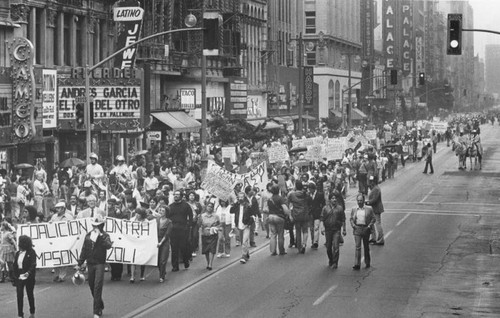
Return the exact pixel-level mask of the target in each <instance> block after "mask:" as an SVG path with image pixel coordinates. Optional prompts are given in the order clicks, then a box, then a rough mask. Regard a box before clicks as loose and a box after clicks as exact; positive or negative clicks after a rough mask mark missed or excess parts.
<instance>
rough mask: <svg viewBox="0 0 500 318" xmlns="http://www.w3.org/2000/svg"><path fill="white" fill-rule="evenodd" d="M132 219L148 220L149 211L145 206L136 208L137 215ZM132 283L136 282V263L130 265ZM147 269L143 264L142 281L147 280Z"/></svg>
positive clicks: (136, 220)
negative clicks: (145, 273)
mask: <svg viewBox="0 0 500 318" xmlns="http://www.w3.org/2000/svg"><path fill="white" fill-rule="evenodd" d="M130 221H132V222H147V221H148V212H147V211H146V209H145V208H143V207H139V208H137V209H135V216H133V217H132V218H131V219H130ZM130 267H131V269H130V283H131V284H133V283H135V268H136V267H137V266H136V265H133V264H132V265H131V266H130ZM145 271H146V265H141V281H145V280H146V277H145V276H144V272H145Z"/></svg>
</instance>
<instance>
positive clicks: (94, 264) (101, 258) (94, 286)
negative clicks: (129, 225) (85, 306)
mask: <svg viewBox="0 0 500 318" xmlns="http://www.w3.org/2000/svg"><path fill="white" fill-rule="evenodd" d="M91 224H92V231H90V232H89V233H87V235H86V236H85V240H84V241H83V247H82V251H81V253H80V259H79V260H78V265H77V266H76V270H79V271H83V270H84V268H85V267H84V263H85V262H87V267H88V274H89V277H88V281H89V287H90V293H91V294H92V297H93V298H94V305H93V309H94V318H99V317H101V315H102V311H103V310H104V302H103V300H102V288H103V284H104V264H105V263H106V251H107V250H109V249H110V248H111V247H112V246H113V242H111V239H110V237H109V234H108V233H106V232H104V217H103V216H102V215H100V214H97V215H96V216H95V217H94V218H93V219H92V222H91Z"/></svg>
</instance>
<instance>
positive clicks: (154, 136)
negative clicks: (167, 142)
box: [147, 130, 161, 141]
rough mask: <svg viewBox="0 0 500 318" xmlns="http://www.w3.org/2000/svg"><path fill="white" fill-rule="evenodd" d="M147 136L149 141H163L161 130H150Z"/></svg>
mask: <svg viewBox="0 0 500 318" xmlns="http://www.w3.org/2000/svg"><path fill="white" fill-rule="evenodd" d="M147 138H148V139H149V141H161V131H152V130H151V131H148V132H147Z"/></svg>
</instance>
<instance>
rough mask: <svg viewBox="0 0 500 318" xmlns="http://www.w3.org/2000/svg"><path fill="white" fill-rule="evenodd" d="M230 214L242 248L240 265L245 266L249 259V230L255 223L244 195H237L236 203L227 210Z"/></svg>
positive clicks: (252, 211)
mask: <svg viewBox="0 0 500 318" xmlns="http://www.w3.org/2000/svg"><path fill="white" fill-rule="evenodd" d="M229 212H230V213H231V214H234V223H235V224H236V228H237V229H238V231H239V233H240V235H239V236H240V238H241V247H242V256H241V259H240V263H241V264H246V262H247V261H248V259H249V258H250V252H249V248H250V230H251V227H252V224H254V223H255V217H256V215H255V214H254V210H252V209H251V208H250V207H249V205H248V203H247V201H246V197H245V193H243V192H240V193H238V202H236V203H235V204H234V205H233V206H232V207H231V210H229Z"/></svg>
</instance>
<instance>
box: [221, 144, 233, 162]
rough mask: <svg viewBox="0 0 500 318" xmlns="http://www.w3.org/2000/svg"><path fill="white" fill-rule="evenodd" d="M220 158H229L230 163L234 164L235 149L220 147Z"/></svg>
mask: <svg viewBox="0 0 500 318" xmlns="http://www.w3.org/2000/svg"><path fill="white" fill-rule="evenodd" d="M222 158H223V159H224V158H229V159H231V162H236V149H235V148H234V146H233V147H222Z"/></svg>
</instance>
